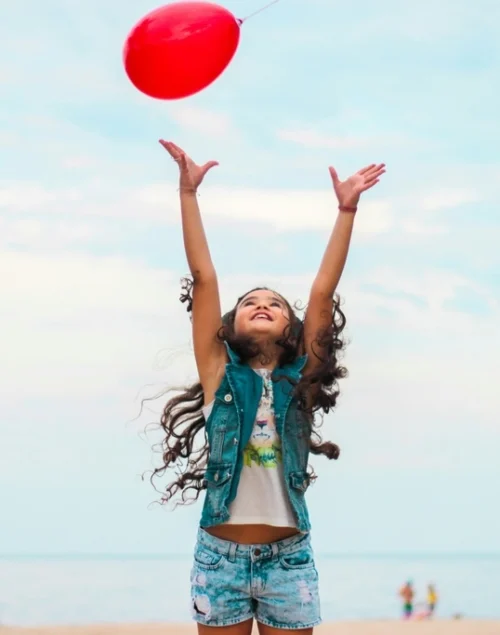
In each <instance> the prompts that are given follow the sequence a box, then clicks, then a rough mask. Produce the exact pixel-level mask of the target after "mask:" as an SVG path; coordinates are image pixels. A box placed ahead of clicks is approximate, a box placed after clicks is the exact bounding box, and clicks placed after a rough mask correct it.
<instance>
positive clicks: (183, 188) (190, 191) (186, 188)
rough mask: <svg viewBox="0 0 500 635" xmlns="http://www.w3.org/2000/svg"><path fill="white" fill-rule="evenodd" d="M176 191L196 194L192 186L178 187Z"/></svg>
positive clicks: (196, 191)
mask: <svg viewBox="0 0 500 635" xmlns="http://www.w3.org/2000/svg"><path fill="white" fill-rule="evenodd" d="M177 191H178V192H180V193H181V194H196V195H197V194H198V190H197V189H195V188H194V187H180V188H179V189H178V190H177Z"/></svg>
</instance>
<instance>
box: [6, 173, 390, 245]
mask: <svg viewBox="0 0 500 635" xmlns="http://www.w3.org/2000/svg"><path fill="white" fill-rule="evenodd" d="M200 205H201V206H202V208H203V214H204V215H205V216H206V217H210V218H212V219H213V220H214V222H227V221H228V220H229V221H231V222H232V223H248V224H252V225H253V226H254V227H255V224H257V225H269V226H271V227H272V228H274V229H276V230H279V231H291V232H293V231H300V230H325V231H326V230H330V229H331V227H332V224H333V221H334V219H335V215H336V213H337V212H336V201H335V197H334V194H333V192H331V191H329V190H328V189H326V190H323V191H322V190H295V191H294V190H285V189H283V190H272V189H268V190H264V189H261V190H259V189H250V188H236V187H217V186H210V185H206V186H204V187H203V188H202V190H201V197H200ZM2 208H3V209H5V210H6V211H9V212H16V213H22V212H40V213H43V214H53V213H56V214H66V213H68V212H69V211H71V215H72V218H75V217H76V215H85V216H87V215H90V216H100V217H104V218H106V217H108V218H109V217H112V218H115V217H121V218H140V219H143V220H154V221H156V222H159V223H165V222H167V223H171V222H178V220H179V203H178V192H177V187H176V186H175V185H171V184H162V185H154V184H153V185H148V186H142V187H141V186H139V187H135V188H130V187H127V186H124V185H120V186H119V187H118V186H114V187H110V186H109V185H107V184H106V185H101V184H88V187H87V188H86V190H85V191H83V190H82V189H76V188H61V189H48V188H44V187H42V186H41V185H38V184H35V183H32V184H26V183H15V184H7V185H5V186H4V187H0V209H2ZM392 223H393V220H392V213H391V205H390V203H389V202H387V201H366V202H365V203H364V204H363V214H362V215H359V218H358V223H357V231H358V232H360V233H362V234H377V233H380V232H385V231H387V230H388V229H390V228H391V226H392Z"/></svg>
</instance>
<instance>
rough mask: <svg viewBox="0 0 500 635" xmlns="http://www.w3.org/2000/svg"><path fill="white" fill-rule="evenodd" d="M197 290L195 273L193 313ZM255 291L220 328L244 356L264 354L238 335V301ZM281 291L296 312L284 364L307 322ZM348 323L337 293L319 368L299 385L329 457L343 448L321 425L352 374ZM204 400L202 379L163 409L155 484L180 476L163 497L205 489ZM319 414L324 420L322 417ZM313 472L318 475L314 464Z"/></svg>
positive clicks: (313, 445)
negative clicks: (347, 360)
mask: <svg viewBox="0 0 500 635" xmlns="http://www.w3.org/2000/svg"><path fill="white" fill-rule="evenodd" d="M262 289H266V287H257V288H255V289H252V291H257V290H262ZM192 290H193V281H192V279H191V278H183V280H182V293H181V296H180V300H181V302H183V303H185V304H186V308H187V311H188V313H191V310H192V304H193V295H192ZM252 291H249V292H248V293H245V294H244V295H243V296H241V297H240V298H239V299H238V301H237V303H236V305H235V307H234V308H233V309H232V310H231V311H229V312H228V313H226V315H224V316H223V318H222V328H221V330H220V332H219V333H218V334H217V337H218V338H219V340H220V341H221V342H227V344H228V345H229V346H230V347H231V349H232V350H233V351H234V352H235V353H236V354H237V355H238V357H239V358H240V360H241V361H242V362H246V361H248V360H250V359H252V358H255V357H256V356H257V355H259V354H261V352H260V351H259V348H258V346H257V345H256V343H255V341H254V340H252V338H251V337H248V336H242V335H237V334H236V333H235V330H234V320H235V317H236V313H237V310H238V306H239V304H240V302H241V301H242V299H243V298H245V296H247V295H248V294H249V293H251V292H252ZM273 293H276V292H275V291H274V292H273ZM276 295H278V296H279V297H280V298H281V299H282V300H283V301H284V302H285V304H286V307H287V309H288V312H289V316H290V321H289V323H288V325H287V327H286V328H285V331H284V332H283V335H282V337H281V338H280V339H279V340H278V341H277V342H276V343H277V344H278V345H279V346H280V347H281V349H282V353H281V356H280V359H279V365H280V366H284V365H286V364H290V363H292V362H294V361H295V360H296V359H297V358H298V357H299V356H300V355H302V354H303V332H304V323H303V320H302V319H300V317H298V315H297V313H296V311H299V310H300V307H299V306H298V305H297V304H296V305H295V306H294V307H292V306H291V305H290V303H289V302H288V301H287V300H286V299H285V298H283V296H281V295H280V294H278V293H276ZM345 324H346V318H345V315H344V313H343V312H342V310H341V308H340V301H339V298H338V297H337V296H336V297H335V298H334V302H333V311H332V315H331V320H330V321H329V326H328V327H327V328H326V329H325V330H324V331H323V332H322V333H320V334H319V335H318V338H317V339H316V341H315V343H314V344H315V345H314V347H313V349H314V354H315V355H317V357H318V359H319V360H320V362H321V363H320V364H319V365H318V366H317V367H316V369H315V370H314V371H313V372H311V373H308V374H307V375H304V376H302V378H301V380H300V381H299V382H297V383H296V385H295V388H294V392H295V398H296V399H297V402H298V407H299V408H300V409H301V410H302V411H303V412H304V413H306V415H307V421H308V422H309V425H310V432H311V434H310V451H311V453H313V454H322V455H324V456H326V457H327V458H329V459H337V458H338V457H339V453H340V450H339V448H338V446H337V445H335V444H334V443H331V442H329V441H323V440H322V438H321V435H320V433H319V427H320V425H321V423H322V418H323V414H327V413H328V412H330V411H331V410H333V408H334V407H335V405H336V402H337V398H338V396H339V392H340V391H339V386H338V380H339V379H342V378H343V377H345V376H346V375H347V370H346V368H345V367H344V366H342V365H341V364H340V357H341V353H342V351H343V349H344V348H345V343H344V340H343V339H342V337H341V335H342V331H343V330H344V327H345ZM317 351H318V352H317ZM288 381H290V380H288ZM203 404H204V394H203V388H202V386H201V384H200V383H196V384H194V385H192V386H190V387H189V388H187V389H185V390H184V391H183V392H182V393H181V394H178V395H176V396H174V397H172V398H171V399H170V400H169V401H168V402H167V404H166V405H165V407H164V409H163V413H162V416H161V419H160V426H161V428H162V430H163V433H164V435H165V436H164V438H163V439H162V441H161V443H160V444H158V446H157V447H159V451H160V453H161V456H162V464H161V465H160V466H159V467H157V468H155V469H154V470H153V472H152V474H151V482H152V483H153V485H154V483H155V481H156V479H158V478H161V477H163V476H164V475H165V472H166V471H167V470H168V469H171V468H173V469H174V470H175V476H176V478H175V480H173V481H172V482H170V483H169V484H168V485H167V486H166V488H165V490H164V491H162V492H161V493H162V499H161V502H163V503H166V502H168V501H170V500H172V499H174V497H175V496H176V494H179V493H180V496H179V499H178V500H177V501H176V503H177V504H185V503H189V502H192V501H193V500H196V499H197V498H198V496H199V494H200V491H201V490H203V489H204V483H203V479H204V473H205V468H206V465H207V460H208V450H209V448H208V440H207V437H206V430H205V418H204V416H203V413H202V408H203ZM318 418H319V419H320V421H319V422H317V421H316V419H318ZM310 477H311V479H315V478H316V477H315V475H314V472H313V471H312V470H311V472H310ZM189 492H191V495H189Z"/></svg>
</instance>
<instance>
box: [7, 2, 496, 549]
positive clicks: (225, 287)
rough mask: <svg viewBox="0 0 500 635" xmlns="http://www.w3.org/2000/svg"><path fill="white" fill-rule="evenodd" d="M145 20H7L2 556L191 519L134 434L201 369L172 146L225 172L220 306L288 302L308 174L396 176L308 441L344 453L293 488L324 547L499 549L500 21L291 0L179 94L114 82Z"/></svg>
mask: <svg viewBox="0 0 500 635" xmlns="http://www.w3.org/2000/svg"><path fill="white" fill-rule="evenodd" d="M225 6H227V7H228V8H229V9H230V10H232V11H234V13H235V14H236V15H238V16H245V15H247V14H249V13H251V12H252V11H253V10H254V9H256V8H258V6H259V3H258V2H255V1H253V0H252V1H250V0H244V1H243V0H241V1H238V2H237V1H236V0H235V1H230V0H228V1H227V2H226V3H225ZM153 8H155V5H154V4H151V3H150V2H149V1H147V0H136V1H134V2H132V1H131V0H120V2H118V1H117V0H108V1H107V2H106V3H102V2H99V1H97V0H86V2H85V3H83V2H82V3H80V2H76V1H70V0H64V1H63V0H52V1H50V0H47V1H45V2H43V3H39V2H36V1H35V0H22V1H21V0H19V1H18V2H15V3H14V2H11V3H8V4H6V5H5V6H4V7H3V10H2V21H1V24H0V38H1V40H2V43H3V49H4V55H3V57H2V61H1V62H0V81H1V83H2V100H1V102H0V123H1V125H0V146H1V150H2V152H1V156H2V161H1V173H0V278H1V287H2V296H3V297H2V308H1V310H0V326H1V329H2V332H3V334H4V337H3V338H2V343H1V348H0V353H1V354H0V360H1V361H0V364H1V373H2V382H1V386H0V445H1V448H2V461H1V462H0V500H1V504H2V512H3V518H4V519H7V522H5V521H4V522H2V524H1V527H0V551H2V552H4V553H54V552H57V553H66V552H94V553H95V552H112V553H120V552H131V553H155V552H158V553H170V552H172V553H178V552H185V553H188V552H189V551H190V549H191V544H192V541H193V539H194V533H195V530H196V525H197V521H198V516H199V513H200V508H199V507H194V508H190V509H184V510H177V511H175V512H174V513H169V512H166V511H165V510H160V509H157V508H155V507H153V508H148V505H149V503H150V502H152V501H153V500H154V499H155V494H154V491H153V490H152V489H151V488H150V487H149V485H148V484H147V483H143V482H142V481H141V479H140V474H141V472H143V471H144V470H147V469H148V468H149V466H150V465H151V453H150V449H149V444H148V443H147V442H146V441H145V440H143V439H141V437H140V432H141V430H142V429H143V428H144V426H145V425H146V424H147V423H148V421H150V420H152V419H154V417H155V415H154V413H151V412H150V413H146V415H144V416H143V417H142V418H141V419H140V420H139V421H132V420H133V418H134V417H135V415H136V414H137V412H138V408H139V399H140V396H141V395H142V396H144V395H147V394H152V393H154V391H155V390H156V389H159V388H161V387H162V386H166V385H179V384H181V383H183V382H185V381H188V380H189V379H192V378H193V377H194V372H195V371H194V367H193V362H192V357H191V349H190V331H189V322H188V319H187V317H186V315H185V313H184V309H183V307H182V306H181V305H180V304H179V302H178V295H179V285H178V281H179V278H180V277H181V275H183V274H184V273H185V271H186V263H185V259H184V255H183V251H182V243H181V233H180V225H179V211H178V205H177V199H176V192H175V190H176V173H175V170H174V167H175V166H174V165H173V164H172V162H171V161H170V160H169V158H168V157H167V156H166V155H165V153H164V152H163V151H162V149H161V148H160V146H159V145H158V144H157V139H158V138H159V137H164V138H167V139H172V140H174V141H176V142H177V143H179V144H180V145H183V146H184V147H185V148H186V149H187V150H188V151H189V152H190V153H191V154H192V156H193V157H194V158H195V159H197V160H199V161H206V160H209V159H217V160H219V161H220V167H219V168H217V169H216V170H214V171H213V172H212V173H211V174H210V177H209V178H207V182H206V184H205V185H204V187H203V190H202V193H201V197H200V205H201V208H202V212H203V213H204V216H205V219H206V225H207V232H208V236H209V239H210V244H211V247H212V251H213V257H214V260H215V263H216V266H217V268H218V271H219V276H220V279H221V287H222V297H223V303H224V307H225V308H226V307H229V306H231V305H232V303H233V302H234V300H235V298H236V297H237V296H238V295H240V294H241V293H242V292H243V291H245V290H246V289H247V288H248V287H249V286H250V285H254V284H268V285H271V286H275V287H276V288H277V289H278V290H280V291H281V292H283V293H285V294H286V295H287V296H288V297H289V298H290V299H291V300H295V299H298V298H301V299H303V300H305V299H306V298H307V292H308V287H309V285H310V283H311V281H312V279H313V277H314V274H315V271H316V269H317V267H318V265H319V261H320V258H321V255H322V250H323V249H324V247H325V245H326V241H327V237H328V234H329V232H330V229H331V226H332V223H333V222H334V219H335V209H336V206H335V200H334V197H333V193H332V191H331V185H330V183H329V177H328V172H327V166H328V165H330V164H333V165H335V166H336V168H337V170H338V171H339V173H340V174H341V176H347V175H349V174H350V173H351V172H353V171H354V170H357V169H358V168H360V167H362V166H364V165H365V164H366V163H369V162H372V161H373V162H378V161H383V162H386V163H387V169H388V172H387V175H386V176H385V177H384V180H383V183H381V184H380V185H379V186H378V187H377V188H376V190H372V191H371V192H369V193H368V194H367V195H366V196H365V198H364V199H363V202H362V205H361V207H360V210H359V214H358V218H357V225H356V230H355V236H354V240H353V245H352V250H351V254H350V258H349V262H348V266H347V270H346V272H345V276H344V278H343V279H342V281H341V284H340V287H339V291H340V293H341V295H342V296H343V298H344V299H345V307H344V308H345V311H346V314H347V318H348V331H349V338H350V340H351V344H350V346H349V348H348V351H347V355H346V364H347V366H348V368H349V370H350V377H349V379H347V380H346V381H345V382H344V384H343V395H342V399H341V402H340V405H339V407H338V410H337V411H336V413H335V414H334V415H333V416H329V417H328V418H327V419H326V421H325V424H324V431H325V433H326V434H327V435H328V436H329V437H330V438H332V439H334V440H336V441H337V442H338V443H339V444H340V445H341V447H342V457H341V460H340V461H339V462H338V463H336V464H332V463H330V464H327V463H326V462H323V461H320V460H318V461H316V463H315V466H316V469H317V471H318V473H319V475H320V478H319V480H318V482H317V483H316V484H315V485H314V487H313V488H312V489H311V490H310V493H309V501H310V506H311V513H312V517H313V522H314V536H315V541H316V549H317V551H319V552H330V553H352V552H357V553H366V552H394V551H397V552H429V551H430V552H434V551H440V552H441V551H445V552H460V551H467V552H476V551H480V552H499V551H500V511H499V509H498V505H496V504H495V503H494V501H495V500H498V497H499V482H500V466H499V462H498V445H499V443H500V429H499V426H498V417H499V412H500V397H499V396H498V389H497V385H496V384H497V377H498V356H499V353H500V336H499V332H498V322H499V317H500V303H499V298H500V293H499V291H500V278H499V274H498V271H499V265H500V256H499V250H498V244H499V241H500V221H499V219H498V209H499V203H500V161H499V159H498V146H499V143H500V126H499V125H498V112H500V91H499V89H498V76H499V73H500V42H499V40H498V33H497V28H498V26H497V25H498V23H499V19H500V4H499V3H498V2H497V1H496V0H479V2H475V3H470V2H466V1H465V0H453V2H452V1H451V0H442V1H441V3H440V4H439V5H438V4H437V3H436V2H434V1H433V2H430V1H429V0H422V1H421V2H418V3H400V2H398V1H396V0H381V1H380V2H378V3H373V2H371V1H369V0H359V2H357V3H356V4H355V5H353V4H352V3H337V2H330V1H329V0H328V1H327V0H324V1H320V0H307V1H305V0H303V1H298V0H297V1H296V0H282V1H281V2H280V3H278V4H277V5H276V6H275V7H273V8H272V9H270V10H269V11H267V12H265V13H263V14H261V15H260V16H258V17H255V18H254V19H253V20H252V21H249V22H248V23H246V24H245V25H244V28H243V33H242V40H241V45H240V48H239V51H238V53H237V56H236V57H235V59H234V60H233V62H232V64H231V66H230V67H229V68H228V70H227V71H226V73H225V74H224V75H223V76H222V77H221V78H220V79H219V80H218V81H217V82H216V83H215V84H213V85H212V86H211V87H210V88H209V89H207V90H206V91H204V92H202V93H201V94H199V95H196V96H194V97H192V98H189V99H187V100H182V101H179V102H175V103H165V102H157V101H153V100H150V99H148V98H146V97H145V96H143V95H141V94H140V93H138V92H137V91H135V89H134V88H133V87H132V86H131V84H130V83H129V82H128V80H127V78H126V76H125V74H124V71H123V68H122V62H121V49H122V45H123V42H124V39H125V37H126V34H127V32H128V31H129V29H130V28H131V27H132V26H133V24H134V23H135V22H136V21H137V20H138V19H139V18H141V17H142V16H143V15H144V14H145V13H147V12H148V11H149V10H151V9H153Z"/></svg>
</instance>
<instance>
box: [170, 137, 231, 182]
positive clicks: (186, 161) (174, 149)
mask: <svg viewBox="0 0 500 635" xmlns="http://www.w3.org/2000/svg"><path fill="white" fill-rule="evenodd" d="M160 144H161V145H162V146H163V147H164V148H165V150H166V151H167V152H168V153H169V154H170V156H171V157H172V159H173V160H174V161H175V162H176V163H177V164H178V166H179V185H180V188H181V190H183V189H184V190H193V191H196V190H197V189H198V186H199V185H200V184H201V182H202V181H203V179H204V178H205V174H206V173H207V172H208V171H209V170H211V169H212V168H213V167H215V166H216V165H219V164H218V163H217V161H209V162H208V163H205V164H204V165H197V164H196V163H195V162H194V161H193V160H192V159H191V158H190V157H188V155H187V154H186V153H185V152H184V150H183V149H182V148H179V146H178V145H176V144H175V143H172V142H171V141H164V140H163V139H160Z"/></svg>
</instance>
